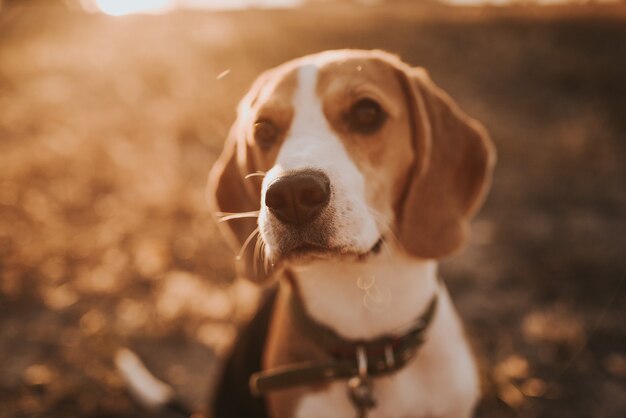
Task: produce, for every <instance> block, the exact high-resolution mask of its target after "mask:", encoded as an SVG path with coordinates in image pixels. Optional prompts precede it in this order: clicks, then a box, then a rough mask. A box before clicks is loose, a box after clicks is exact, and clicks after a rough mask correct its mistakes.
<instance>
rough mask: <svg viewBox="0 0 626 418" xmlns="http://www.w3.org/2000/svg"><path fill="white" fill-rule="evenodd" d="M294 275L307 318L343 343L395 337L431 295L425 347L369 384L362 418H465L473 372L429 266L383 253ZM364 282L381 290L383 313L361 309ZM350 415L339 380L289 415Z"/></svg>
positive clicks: (473, 395) (474, 387)
mask: <svg viewBox="0 0 626 418" xmlns="http://www.w3.org/2000/svg"><path fill="white" fill-rule="evenodd" d="M296 275H297V279H296V280H297V281H298V285H299V286H300V290H301V292H302V296H303V299H304V303H305V306H306V308H307V310H308V312H309V314H310V315H311V316H313V317H314V318H315V319H316V320H318V321H319V322H321V323H324V324H326V325H327V326H329V327H331V328H333V329H334V330H335V331H337V332H338V333H339V334H341V335H342V336H344V337H346V338H375V337H377V336H380V335H382V334H388V333H389V332H391V331H393V330H402V328H403V327H405V326H406V325H407V324H408V323H410V322H411V321H412V320H414V319H415V318H416V317H417V316H418V315H420V314H421V313H422V312H423V310H424V309H425V308H426V306H427V304H428V302H429V300H430V298H431V297H432V295H433V294H434V292H437V291H438V292H439V304H438V308H437V312H436V315H435V317H434V319H433V322H432V324H431V326H430V328H429V330H428V332H427V334H426V342H425V343H424V345H423V346H422V347H421V348H420V350H419V352H418V354H417V356H416V357H415V358H414V359H413V360H412V361H411V362H410V363H409V364H408V365H407V366H405V367H404V368H403V369H402V370H400V371H399V372H397V373H395V374H393V375H390V376H386V377H380V378H375V379H374V396H375V397H376V398H377V401H378V405H377V407H376V408H375V409H373V410H371V411H370V413H369V414H368V418H402V417H407V418H408V417H411V418H417V417H429V418H435V417H441V418H444V417H446V418H448V417H449V418H466V417H469V416H471V413H472V411H473V408H474V405H475V403H476V401H477V399H478V396H479V393H480V389H479V383H478V378H477V373H476V368H475V365H474V361H473V358H472V355H471V353H470V350H469V347H468V345H467V342H466V341H465V338H464V335H463V330H462V327H461V324H460V322H459V320H458V317H457V315H456V313H455V311H454V308H453V306H452V304H451V302H450V298H449V296H448V294H447V291H446V290H445V288H443V287H440V286H439V285H438V282H437V279H436V264H435V263H434V262H430V261H429V262H420V261H416V260H415V259H411V258H409V257H406V256H404V255H402V254H400V253H398V252H396V251H393V250H392V249H391V248H389V247H387V248H384V250H383V253H382V254H380V255H378V256H376V257H372V258H371V259H370V260H369V261H367V262H365V263H346V262H340V261H335V262H333V261H328V262H319V263H315V264H312V265H311V266H310V267H306V268H299V269H296ZM364 275H367V276H368V277H374V278H375V281H376V283H377V285H378V286H380V287H381V288H385V289H387V290H384V292H387V291H388V293H389V294H390V297H391V300H390V301H389V304H388V306H387V308H386V309H385V310H382V311H373V310H372V309H371V306H370V307H368V305H367V304H365V303H364V293H365V292H364V290H362V289H361V288H359V286H358V283H357V282H358V281H359V277H361V278H362V277H363V276H364ZM362 280H363V279H361V281H360V282H359V283H362ZM367 282H368V283H370V282H371V280H370V281H367ZM374 307H376V306H374ZM354 415H355V410H354V407H353V406H352V404H351V403H350V401H349V399H348V397H347V390H346V381H345V380H341V381H337V382H334V383H333V384H331V385H329V386H328V387H327V388H326V389H324V390H322V391H318V392H313V393H311V394H309V395H307V396H305V397H304V398H302V399H301V400H300V402H299V404H298V408H297V411H296V415H295V416H296V417H297V418H314V417H315V418H319V417H350V416H354Z"/></svg>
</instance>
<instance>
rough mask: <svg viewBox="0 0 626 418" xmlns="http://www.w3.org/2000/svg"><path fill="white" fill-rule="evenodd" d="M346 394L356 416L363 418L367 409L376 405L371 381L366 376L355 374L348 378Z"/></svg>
mask: <svg viewBox="0 0 626 418" xmlns="http://www.w3.org/2000/svg"><path fill="white" fill-rule="evenodd" d="M348 395H349V396H350V400H351V401H352V403H353V404H354V406H355V408H356V410H357V412H358V414H357V417H358V418H364V417H365V416H366V414H367V410H368V409H371V408H373V407H375V406H376V399H374V395H373V394H372V382H371V381H370V379H368V378H367V377H365V378H363V377H361V376H355V377H353V378H351V379H350V380H348Z"/></svg>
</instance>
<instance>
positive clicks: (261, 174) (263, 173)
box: [244, 171, 267, 180]
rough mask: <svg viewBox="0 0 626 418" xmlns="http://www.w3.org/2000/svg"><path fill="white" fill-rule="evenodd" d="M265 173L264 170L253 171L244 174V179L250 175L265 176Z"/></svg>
mask: <svg viewBox="0 0 626 418" xmlns="http://www.w3.org/2000/svg"><path fill="white" fill-rule="evenodd" d="M266 174H267V173H266V172H265V171H255V172H253V173H248V174H246V175H245V177H244V179H246V180H247V179H249V178H251V177H265V175H266Z"/></svg>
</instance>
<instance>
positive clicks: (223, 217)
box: [217, 210, 259, 222]
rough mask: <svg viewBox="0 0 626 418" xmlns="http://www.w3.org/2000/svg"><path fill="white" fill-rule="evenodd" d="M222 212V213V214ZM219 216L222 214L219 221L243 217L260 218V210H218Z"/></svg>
mask: <svg viewBox="0 0 626 418" xmlns="http://www.w3.org/2000/svg"><path fill="white" fill-rule="evenodd" d="M220 214H222V215H220ZM217 216H221V217H220V219H219V221H218V222H225V221H230V220H233V219H242V218H258V217H259V211H258V210H255V211H252V212H240V213H224V212H218V213H217Z"/></svg>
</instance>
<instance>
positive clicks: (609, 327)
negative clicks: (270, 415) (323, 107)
mask: <svg viewBox="0 0 626 418" xmlns="http://www.w3.org/2000/svg"><path fill="white" fill-rule="evenodd" d="M625 39H626V6H619V5H618V6H611V7H576V8H574V7H572V8H543V9H540V8H535V7H514V8H507V9H497V8H467V9H458V8H455V9H449V8H444V7H432V8H424V7H411V8H407V7H402V8H401V7H399V6H395V7H388V8H384V9H382V8H355V7H349V6H343V7H342V8H338V9H331V8H322V7H317V8H309V9H304V10H292V11H264V12H261V11H249V12H228V13H226V12H223V13H191V12H177V13H173V14H168V15H163V16H131V17H122V18H114V17H107V16H103V15H86V14H82V13H80V12H77V11H69V10H66V9H65V8H62V7H53V6H50V5H49V6H46V7H43V6H41V3H40V5H39V6H36V7H33V6H31V7H29V6H24V5H23V3H22V5H21V6H8V7H5V9H4V10H3V11H2V12H0V417H2V418H4V417H12V418H19V417H53V418H57V417H58V418H61V417H63V418H70V417H101V418H104V417H139V416H146V413H145V412H144V411H142V410H141V409H139V408H138V407H137V406H136V405H135V404H134V402H133V401H132V399H131V398H130V397H129V396H128V394H127V393H126V391H125V390H124V386H123V384H122V381H121V379H120V377H119V376H118V374H117V373H116V371H115V368H114V366H113V361H112V358H113V355H114V353H115V351H116V350H117V349H118V348H119V347H121V346H129V347H131V348H132V349H134V350H135V351H136V352H138V353H139V354H140V355H141V356H142V358H144V359H145V361H146V363H147V364H148V366H149V367H150V368H151V369H153V370H154V371H155V373H156V374H157V375H158V376H160V377H161V378H164V379H166V380H167V381H169V382H172V383H173V384H174V385H175V386H176V388H177V390H178V391H179V393H181V394H182V396H183V398H184V399H185V400H186V402H188V403H189V404H190V405H193V406H195V407H198V408H201V407H202V406H203V405H204V404H205V402H206V401H207V399H208V398H209V397H210V388H211V386H212V380H213V378H214V376H215V373H216V371H217V370H219V366H220V360H221V359H222V358H223V356H224V353H225V352H226V350H227V349H228V347H229V344H230V343H231V342H232V339H233V336H234V334H235V331H236V326H237V324H240V323H241V321H243V320H244V319H245V318H246V317H248V316H249V315H250V311H251V309H253V308H254V304H255V300H256V295H257V290H256V289H255V288H254V286H252V285H251V284H249V283H247V282H241V281H234V280H233V275H234V273H233V269H232V254H231V253H230V252H229V251H228V250H227V249H226V247H225V245H224V242H223V241H222V239H221V237H220V236H219V235H218V233H217V231H216V228H215V225H214V223H213V221H212V219H211V217H210V214H209V213H208V209H207V206H206V203H205V199H204V186H205V179H206V174H207V172H208V170H209V168H210V166H211V164H212V162H213V161H214V160H215V158H216V156H217V154H218V152H219V151H220V149H221V146H222V143H223V141H224V138H225V134H226V131H227V129H228V127H229V124H230V123H231V122H232V120H233V116H234V107H235V104H236V102H237V100H238V99H239V98H240V97H241V96H242V94H243V93H244V92H245V91H246V89H247V88H248V86H249V85H250V83H251V81H252V80H253V78H254V77H255V75H257V74H258V73H259V72H260V71H261V70H263V69H266V68H269V67H271V66H274V65H277V64H280V63H281V62H283V61H285V60H287V59H290V58H294V57H297V56H300V55H303V54H306V53H311V52H316V51H320V50H324V49H330V48H340V47H359V48H383V49H387V50H390V51H392V52H395V53H398V54H399V55H400V56H402V57H403V58H404V59H405V60H406V61H408V62H410V63H412V64H415V65H423V66H425V67H426V68H428V69H429V71H430V73H431V75H432V77H433V78H434V80H435V81H436V82H437V83H438V84H439V85H441V86H442V87H443V88H444V89H446V90H447V91H448V92H449V93H450V94H451V95H452V96H453V97H455V98H456V99H457V100H458V102H459V103H460V104H461V106H462V107H464V108H465V109H466V110H467V112H468V113H469V114H471V115H473V116H475V117H476V118H478V119H480V120H482V121H483V122H484V123H485V125H486V126H487V127H488V128H489V130H490V132H491V134H492V136H493V139H494V141H495V143H496V146H497V148H498V153H499V162H498V167H497V171H496V174H495V180H494V185H493V189H492V192H491V194H490V196H489V198H488V200H487V202H486V205H485V207H484V210H483V211H482V212H481V213H480V215H479V216H478V218H477V219H476V221H475V223H474V229H473V235H472V242H471V245H470V246H469V247H468V248H467V250H466V251H465V252H464V253H463V254H461V255H460V256H457V257H454V258H452V259H450V260H448V261H446V262H445V263H444V264H443V267H442V274H443V276H444V278H445V280H446V282H447V284H448V285H449V287H450V289H451V293H452V296H453V298H454V300H455V302H456V304H457V307H458V309H459V311H460V313H461V317H462V318H463V319H464V321H465V323H466V326H467V330H468V334H469V335H470V336H471V339H472V341H473V343H474V345H475V347H476V352H477V355H478V357H479V359H480V362H481V367H482V374H483V377H484V382H485V399H484V402H483V404H482V405H481V407H480V410H479V413H478V416H479V417H484V418H487V417H489V418H496V417H497V418H502V417H515V416H520V417H597V418H618V417H624V416H626V308H625V307H626V292H625V290H624V287H625V286H624V285H623V283H622V282H623V279H624V275H625V273H626V269H625V266H626V261H625V259H624V257H625V254H624V249H625V248H626V240H625V238H624V237H625V236H626V216H625V215H626V210H625V208H626V191H625V185H624V179H626V158H625V157H626V107H625V102H624V97H626V83H624V72H625V69H626V42H625V41H624V40H625Z"/></svg>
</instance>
